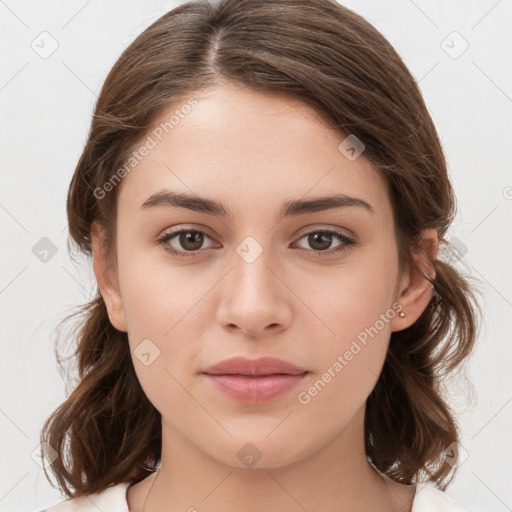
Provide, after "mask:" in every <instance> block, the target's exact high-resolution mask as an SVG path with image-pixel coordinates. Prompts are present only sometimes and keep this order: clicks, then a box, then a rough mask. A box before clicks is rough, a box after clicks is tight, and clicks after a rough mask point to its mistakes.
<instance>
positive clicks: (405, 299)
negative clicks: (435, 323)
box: [391, 228, 438, 332]
mask: <svg viewBox="0 0 512 512" xmlns="http://www.w3.org/2000/svg"><path fill="white" fill-rule="evenodd" d="M422 239H423V244H424V247H425V252H421V251H420V252H416V253H415V254H414V255H413V262H414V266H413V270H412V271H411V273H410V275H409V282H408V284H407V286H406V288H405V289H403V288H401V292H400V293H399V295H398V297H397V298H396V300H397V301H398V302H399V303H400V304H401V306H402V308H401V310H400V314H397V315H396V316H395V317H394V318H393V320H392V321H391V331H393V332H394V331H401V330H403V329H406V328H407V327H409V326H411V325H412V324H413V323H414V322H416V320H417V319H418V318H419V317H420V316H421V314H422V313H423V311H424V310H425V308H426V307H427V306H428V303H429V302H430V300H431V299H432V291H433V289H434V286H433V285H432V284H431V283H430V281H429V280H428V279H427V278H426V277H425V275H427V276H429V277H430V279H432V280H434V279H435V278H436V271H435V268H434V266H433V264H432V263H431V261H434V260H435V258H436V256H437V248H438V237H437V230H436V229H434V228H430V229H426V230H424V232H423V237H422ZM402 312H403V313H404V314H403V315H402V316H400V315H401V313H402Z"/></svg>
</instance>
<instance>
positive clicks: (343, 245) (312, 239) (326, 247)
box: [301, 230, 356, 256]
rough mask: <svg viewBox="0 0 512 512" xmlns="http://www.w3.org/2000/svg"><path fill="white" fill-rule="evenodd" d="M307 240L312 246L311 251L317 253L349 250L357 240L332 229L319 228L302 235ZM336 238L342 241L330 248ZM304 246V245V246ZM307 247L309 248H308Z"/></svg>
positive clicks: (324, 253)
mask: <svg viewBox="0 0 512 512" xmlns="http://www.w3.org/2000/svg"><path fill="white" fill-rule="evenodd" d="M302 239H306V240H307V244H308V245H309V246H310V247H311V249H313V250H310V251H307V252H310V253H313V254H316V255H320V256H322V255H327V254H333V253H339V252H341V251H344V250H347V249H348V248H349V247H350V246H351V245H355V244H356V241H355V240H354V239H352V238H349V237H348V236H346V235H344V234H342V233H338V232H337V231H330V230H318V231H311V232H310V233H306V234H305V235H303V236H302V237H301V240H302ZM333 239H334V240H338V241H339V242H340V243H339V244H338V245H337V246H335V247H334V248H330V247H331V244H332V242H333ZM303 248H304V247H303ZM306 249H307V248H306Z"/></svg>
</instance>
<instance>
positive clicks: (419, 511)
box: [411, 483, 478, 512]
mask: <svg viewBox="0 0 512 512" xmlns="http://www.w3.org/2000/svg"><path fill="white" fill-rule="evenodd" d="M411 512H478V511H476V510H470V509H469V508H466V507H463V506H462V505H460V504H459V503H457V502H455V501H453V500H452V499H451V498H450V497H449V496H448V494H446V493H445V492H443V491H441V490H439V489H437V488H436V487H434V486H433V485H430V484H425V483H417V484H416V494H415V496H414V502H413V505H412V509H411Z"/></svg>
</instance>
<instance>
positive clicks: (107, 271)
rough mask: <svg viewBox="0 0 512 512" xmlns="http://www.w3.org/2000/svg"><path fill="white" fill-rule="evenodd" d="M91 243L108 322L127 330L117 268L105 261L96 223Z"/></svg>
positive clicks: (121, 329)
mask: <svg viewBox="0 0 512 512" xmlns="http://www.w3.org/2000/svg"><path fill="white" fill-rule="evenodd" d="M91 245H92V259H93V268H94V274H95V276H96V281H97V282H98V288H99V290H100V293H101V296H102V297H103V300H104V302H105V305H106V307H107V311H108V316H109V319H110V322H111V324H112V325H113V326H114V327H115V328H116V329H117V330H118V331H123V332H128V330H127V328H126V318H125V314H124V307H123V300H122V297H121V293H120V290H119V281H118V277H117V270H116V269H115V268H112V266H111V265H109V264H108V262H107V259H106V255H105V249H104V246H103V238H102V230H101V228H100V227H99V226H98V225H97V224H96V223H94V224H93V226H92V228H91Z"/></svg>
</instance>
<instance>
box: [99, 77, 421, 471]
mask: <svg viewBox="0 0 512 512" xmlns="http://www.w3.org/2000/svg"><path fill="white" fill-rule="evenodd" d="M189 97H194V98H195V100H197V103H195V104H194V105H195V106H193V107H192V108H190V109H189V108H185V109H181V111H180V105H173V106H172V108H170V109H169V111H168V112H166V113H165V115H163V116H162V117H161V119H159V121H158V122H157V123H156V124H155V127H158V125H159V124H160V122H166V121H169V118H170V117H171V115H172V114H173V112H175V111H176V110H179V111H180V112H181V113H182V114H183V112H186V114H183V115H181V116H179V117H177V118H175V121H174V124H173V128H172V130H169V129H168V133H166V132H165V130H164V132H163V135H164V136H161V134H160V132H161V131H162V130H161V129H160V131H157V132H152V133H150V134H149V135H150V136H151V137H152V140H153V142H155V143H156V144H153V143H151V142H149V141H148V139H146V141H145V142H146V147H148V146H154V147H151V149H149V150H148V151H147V152H146V151H142V152H143V153H145V156H144V157H143V158H142V159H141V160H140V162H138V163H137V165H136V166H135V167H134V168H133V169H132V170H131V171H130V172H129V174H127V176H126V177H125V178H124V181H123V182H122V185H121V188H120V189H119V191H118V193H119V196H118V218H117V269H116V271H117V273H116V274H115V277H114V278H113V281H112V282H110V281H109V282H107V281H106V280H102V281H101V288H102V293H103V294H104V297H105V301H106V303H107V306H108V309H109V315H110V319H111V321H112V323H113V324H114V325H115V326H116V327H117V328H118V329H120V330H124V331H127V333H128V338H129V344H130V349H131V353H132V358H133V363H134V367H135V371H136V373H137V376H138V378H139V380H140V384H141V386H142V388H143V390H144V392H145V393H146V395H147V396H148V398H149V400H150V401H151V402H152V403H153V405H154V406H155V407H156V409H157V410H158V411H159V412H160V413H161V415H162V420H163V427H164V430H167V431H168V432H169V433H170V432H172V433H173V435H174V436H178V437H180V438H181V439H182V440H184V441H186V442H187V443H189V444H190V445H192V446H194V447H196V448H198V449H199V450H201V451H202V452H204V453H206V454H208V455H210V456H211V457H213V458H214V459H217V460H219V461H223V462H225V463H227V464H230V465H233V466H242V465H243V463H242V461H241V459H240V457H239V455H237V454H238V452H239V451H240V449H241V447H243V446H244V445H245V444H246V443H247V442H251V443H252V444H253V445H254V446H255V447H256V448H257V450H258V452H259V453H260V454H261V457H262V458H261V461H260V462H259V466H260V467H264V466H266V467H276V466H279V465H283V464H286V463H290V462H293V461H295V460H299V459H301V458H304V457H307V456H308V455H310V454H312V453H314V452H315V451H318V450H320V449H321V448H322V447H324V446H326V445H327V444H328V443H329V442H331V441H333V440H334V439H335V438H336V437H337V436H338V435H339V434H340V432H342V431H343V430H344V429H345V428H346V427H347V426H348V425H349V424H351V422H352V421H353V420H354V418H355V417H356V415H357V414H358V413H360V412H361V410H363V409H364V404H365V401H366V398H367V397H368V395H369V393H370V392H371V390H372V389H373V387H374V386H375V383H376V381H377V378H378V375H379V373H380V370H381V368H382V366H383V363H384V358H385V355H386V350H387V346H388V341H389V337H390V333H391V331H392V330H398V329H401V328H405V327H407V325H406V324H405V323H404V321H407V320H404V319H401V318H399V317H398V311H399V310H400V307H401V306H400V305H397V304H398V300H400V303H401V304H402V305H403V304H404V302H406V301H407V296H404V297H399V296H398V295H397V294H395V290H396V287H397V286H398V288H399V289H400V290H403V288H404V287H405V286H406V285H408V284H410V283H411V281H410V280H409V278H408V277H406V278H404V279H403V280H402V279H401V276H400V275H399V269H398V253H397V247H396V239H395V234H394V224H393V214H392V207H391V203H390V199H389V197H388V194H387V190H386V186H385V182H384V181H383V178H382V176H381V175H380V171H379V170H377V169H376V168H374V167H373V166H372V165H371V164H370V162H369V161H368V160H367V159H366V158H365V157H364V153H363V154H361V155H360V156H359V157H357V158H356V159H355V160H354V159H353V158H352V159H349V158H348V157H347V153H345V152H343V151H341V150H340V149H339V148H338V146H339V145H340V143H341V142H342V141H343V140H344V138H345V136H344V135H341V134H340V133H339V132H337V131H335V130H333V129H332V128H331V127H330V126H329V124H328V123H327V121H326V120H325V119H323V118H321V117H320V116H319V115H318V114H316V113H315V112H314V111H313V110H311V109H310V108H309V107H308V106H307V105H305V104H303V103H302V102H300V101H298V100H296V99H290V98H285V97H280V96H276V95H267V94H262V93H256V92H253V91H250V90H248V89H242V88H239V87H235V86H230V85H225V86H222V87H219V88H216V89H211V90H209V91H207V92H206V93H205V92H202V93H201V94H199V93H198V94H190V95H189ZM184 103H185V101H184V102H183V104H184ZM181 105H182V104H181ZM177 119H179V122H177V121H176V120H177ZM155 133H159V134H160V136H161V140H159V138H158V136H156V135H155ZM140 153H141V152H139V154H140ZM165 192H169V193H173V194H183V195H187V196H191V197H192V199H193V200H198V199H199V198H201V199H208V200H210V201H213V202H215V203H219V204H220V205H222V207H223V208H224V209H225V211H226V213H225V214H220V213H219V212H213V214H212V212H208V211H195V210H192V209H189V208H186V207H185V205H183V204H182V205H181V206H177V205H176V203H174V205H173V204H172V203H173V201H171V200H170V199H169V198H168V200H165V199H163V197H164V196H163V194H164V193H165ZM158 193H160V196H158V197H159V199H156V200H155V198H153V200H149V198H150V197H151V196H153V195H154V194H158ZM334 195H340V196H341V195H345V196H350V197H352V198H357V200H353V201H352V202H346V204H345V205H343V204H341V203H340V204H338V206H337V207H336V208H333V207H331V208H329V209H322V208H320V207H318V205H317V207H310V209H309V210H308V209H304V208H302V209H301V208H295V210H294V211H291V212H290V211H288V212H286V213H287V214H286V215H284V216H282V215H281V213H283V210H286V209H287V208H286V207H287V206H289V205H290V204H291V202H294V201H310V200H313V199H318V198H321V197H330V198H332V197H333V196H334ZM144 203H146V206H145V207H142V205H143V204H144ZM365 203H366V204H367V206H365ZM187 204H188V205H189V206H192V205H193V201H189V202H188V203H187ZM196 204H199V203H198V202H196ZM324 206H325V203H324ZM218 209H219V210H220V209H221V207H218ZM288 210H290V209H289V208H288ZM171 250H173V251H176V254H173V253H171V252H170V251H171ZM95 269H96V270H97V275H98V276H100V271H99V269H100V264H99V263H98V262H97V263H96V267H95ZM100 277H101V276H100ZM101 279H104V278H103V277H101ZM112 283H113V284H112ZM402 299H404V300H402ZM419 312H420V311H419V310H418V314H419ZM411 317H413V318H411ZM414 317H415V314H414V311H413V312H411V315H410V316H409V317H408V318H409V322H412V321H413V320H414ZM400 322H402V323H400ZM233 356H242V357H246V358H249V359H253V360H254V359H258V358H260V357H263V356H270V357H276V358H279V359H282V360H284V361H286V362H289V363H291V364H293V365H295V366H298V367H300V368H302V369H305V370H306V371H307V373H305V374H304V375H302V376H301V377H300V378H296V377H290V378H289V387H287V388H284V389H285V391H283V392H281V393H280V394H277V395H276V396H274V397H273V398H272V397H271V398H269V397H268V396H267V395H264V393H263V392H261V389H262V388H264V387H265V385H263V384H261V386H260V387H259V388H258V389H260V392H259V393H256V392H255V393H254V394H250V393H249V394H245V395H244V396H238V397H236V396H233V394H226V393H225V392H223V391H220V390H219V387H218V386H217V385H216V383H217V384H218V382H219V381H220V380H221V379H217V378H213V379H212V378H210V377H208V376H206V375H204V374H203V373H202V372H204V371H205V370H206V369H207V368H208V367H210V366H212V365H214V364H216V363H219V362H221V361H223V360H226V359H228V358H231V357H233ZM234 378H236V377H232V379H234ZM254 379H256V377H254ZM276 379H277V380H279V379H280V377H276ZM267 380H268V378H267ZM244 381H245V382H246V383H247V382H248V377H246V378H244ZM239 382H242V381H241V380H240V379H239ZM269 382H270V381H269ZM240 385H242V384H240ZM250 385H251V383H247V386H250ZM255 386H256V385H255ZM268 386H270V387H272V386H280V384H279V383H276V381H272V382H270V383H269V384H268ZM242 387H243V385H242ZM250 389H254V388H250ZM270 433H271V434H270ZM164 435H165V433H164Z"/></svg>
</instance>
